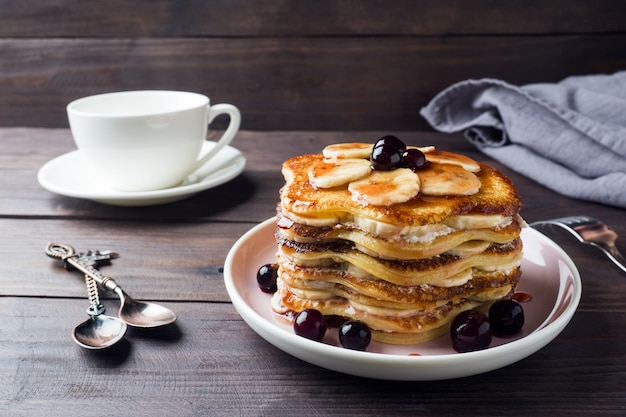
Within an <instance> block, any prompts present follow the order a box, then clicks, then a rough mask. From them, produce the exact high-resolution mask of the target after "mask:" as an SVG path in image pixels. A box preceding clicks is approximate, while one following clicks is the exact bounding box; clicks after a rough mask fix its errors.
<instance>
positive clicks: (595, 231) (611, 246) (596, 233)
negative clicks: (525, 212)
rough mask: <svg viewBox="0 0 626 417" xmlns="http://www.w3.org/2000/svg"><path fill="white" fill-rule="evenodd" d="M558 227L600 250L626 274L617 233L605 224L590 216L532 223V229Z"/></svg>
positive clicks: (625, 264)
mask: <svg viewBox="0 0 626 417" xmlns="http://www.w3.org/2000/svg"><path fill="white" fill-rule="evenodd" d="M545 225H553V226H558V227H560V228H561V229H563V230H566V231H568V232H569V233H570V234H571V235H572V236H574V237H575V238H576V239H578V241H579V242H581V243H584V244H586V245H591V246H595V247H596V248H598V249H600V250H601V251H602V252H603V253H604V254H605V255H606V256H607V257H608V258H609V259H610V260H611V261H612V262H613V263H614V264H615V265H617V267H619V268H620V269H621V270H622V271H624V272H626V260H624V256H623V255H622V254H621V253H620V252H619V250H618V249H617V247H616V246H615V239H617V233H615V231H614V230H612V229H611V228H610V227H608V226H607V225H606V224H604V223H603V222H601V221H599V220H597V219H594V218H593V217H588V216H570V217H561V218H557V219H550V220H541V221H537V222H534V223H531V224H530V226H532V227H535V228H537V227H539V226H545Z"/></svg>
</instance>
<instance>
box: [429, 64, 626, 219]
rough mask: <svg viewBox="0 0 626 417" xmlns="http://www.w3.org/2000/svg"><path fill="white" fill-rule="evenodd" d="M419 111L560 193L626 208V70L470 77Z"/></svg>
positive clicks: (435, 125)
mask: <svg viewBox="0 0 626 417" xmlns="http://www.w3.org/2000/svg"><path fill="white" fill-rule="evenodd" d="M420 113H421V115H422V116H423V117H424V118H425V119H426V120H427V121H428V122H429V123H430V124H431V126H432V127H433V128H435V129H437V130H439V131H442V132H457V131H462V130H464V131H465V136H466V137H467V138H468V139H469V141H470V142H472V143H473V144H474V145H475V146H477V147H478V148H479V149H480V150H481V151H482V152H484V153H485V154H487V155H489V156H491V157H492V158H494V159H496V160H497V161H499V162H501V163H503V164H504V165H506V166H508V167H509V168H511V169H513V170H514V171H517V172H519V173H520V174H523V175H525V176H527V177H529V178H531V179H533V180H535V181H537V182H538V183H540V184H543V185H545V186H546V187H548V188H551V189H552V190H554V191H556V192H558V193H561V194H564V195H567V196H569V197H573V198H578V199H583V200H588V201H595V202H599V203H604V204H609V205H613V206H617V207H621V208H626V71H623V72H618V73H615V74H612V75H590V76H577V77H569V78H566V79H564V80H563V81H561V82H559V83H557V84H530V85H526V86H522V87H517V86H514V85H511V84H508V83H506V82H504V81H501V80H496V79H482V80H466V81H462V82H460V83H457V84H454V85H452V86H451V87H449V88H447V89H445V90H444V91H442V92H441V93H439V94H438V95H437V96H436V97H435V98H433V99H432V101H431V102H430V103H429V104H428V105H427V106H426V107H424V108H422V109H421V112H420Z"/></svg>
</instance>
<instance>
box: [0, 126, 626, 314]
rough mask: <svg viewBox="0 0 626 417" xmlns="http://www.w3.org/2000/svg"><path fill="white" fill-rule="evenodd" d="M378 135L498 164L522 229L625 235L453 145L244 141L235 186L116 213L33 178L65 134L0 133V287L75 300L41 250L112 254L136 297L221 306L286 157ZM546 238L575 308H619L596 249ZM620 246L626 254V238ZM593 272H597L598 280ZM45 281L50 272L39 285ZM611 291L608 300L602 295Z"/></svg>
mask: <svg viewBox="0 0 626 417" xmlns="http://www.w3.org/2000/svg"><path fill="white" fill-rule="evenodd" d="M384 133H395V134H397V135H398V136H400V137H402V138H403V139H404V140H406V142H407V143H409V144H415V145H427V144H435V145H436V146H437V147H438V148H440V149H443V150H454V151H456V152H460V153H463V154H465V155H468V156H470V157H472V158H474V159H476V160H480V161H483V162H487V163H490V164H492V165H494V166H495V167H497V168H498V169H500V170H501V171H503V172H504V173H505V174H507V175H508V176H510V177H511V179H512V180H513V181H514V183H515V184H516V185H517V187H518V189H519V190H520V192H521V194H522V197H523V209H522V215H523V216H524V218H525V219H526V220H527V221H528V222H532V221H535V220H539V219H545V218H550V217H559V216H565V215H578V214H588V215H592V216H595V217H597V218H599V219H602V220H604V221H605V222H607V223H608V224H610V225H611V226H612V227H613V228H614V229H615V230H616V231H617V233H618V234H620V236H626V224H625V223H624V222H623V210H620V209H617V208H612V207H609V206H604V205H601V204H595V203H590V202H583V201H577V200H572V199H569V198H567V197H564V196H560V195H558V194H556V193H554V192H552V191H550V190H548V189H545V188H543V187H541V186H539V185H537V184H536V183H534V182H533V181H531V180H529V179H527V178H525V177H523V176H521V175H519V174H517V173H515V172H514V171H512V170H511V169H509V168H507V167H504V166H501V165H500V164H497V163H495V162H494V161H493V160H491V159H490V158H488V157H486V156H485V155H482V154H481V153H479V152H478V151H477V150H476V149H475V148H474V147H473V146H472V145H471V144H469V143H468V142H466V141H465V140H464V139H463V138H462V137H461V136H460V135H446V134H441V133H422V132H249V131H243V132H241V133H240V135H239V136H238V137H237V139H236V142H235V143H236V145H237V147H238V148H239V149H241V150H242V152H243V153H244V154H245V155H246V157H248V159H249V160H248V167H247V169H246V171H245V173H244V174H243V175H242V177H241V178H238V179H235V180H233V181H232V182H230V183H227V184H225V185H223V186H221V187H218V188H217V189H215V190H209V191H206V192H204V193H201V194H200V195H198V196H196V197H193V198H190V199H188V200H183V201H181V202H177V203H172V204H167V205H163V206H156V207H143V208H141V207H138V208H124V207H112V206H106V205H102V204H98V203H91V202H87V201H83V200H79V199H73V198H67V197H62V196H56V195H54V194H52V193H50V192H48V191H46V190H44V189H42V188H41V187H40V186H39V185H38V184H37V183H36V171H37V169H38V168H39V164H41V163H43V162H42V161H45V160H46V159H48V158H52V157H53V156H56V155H57V154H58V153H62V152H63V150H65V151H68V150H71V149H72V147H73V143H72V140H71V137H70V133H69V131H68V130H66V129H0V142H2V143H3V145H4V152H3V154H1V155H2V158H5V159H6V161H5V160H2V162H3V164H1V165H0V167H1V168H0V175H1V176H2V178H3V179H4V180H5V184H6V185H5V186H4V187H0V225H1V230H3V231H4V232H5V234H6V235H7V236H14V237H15V238H13V239H10V240H5V241H3V242H2V243H1V244H0V245H1V247H0V288H2V289H3V294H6V295H20V296H27V295H33V296H52V297H60V296H71V297H83V296H84V289H83V285H82V282H81V277H80V276H71V275H70V274H68V273H65V272H64V271H63V270H62V269H60V267H59V266H58V265H55V263H54V262H52V261H51V260H49V259H48V258H46V257H45V256H44V255H43V247H44V245H45V244H46V243H47V242H48V241H54V240H56V241H61V242H62V243H69V244H71V245H74V246H75V247H76V249H78V250H87V249H106V248H111V249H114V250H117V251H119V252H120V253H122V255H123V258H122V259H120V260H117V261H116V262H115V264H114V265H113V266H110V267H107V271H108V273H110V274H111V275H113V276H118V277H120V279H122V280H123V281H122V282H120V284H122V283H123V284H124V286H126V287H127V288H128V290H129V291H131V290H133V291H134V292H138V293H139V294H141V296H142V297H145V298H150V299H160V300H193V301H198V300H202V301H227V299H228V298H227V296H226V293H225V290H224V288H223V284H222V275H221V272H220V267H221V266H222V265H223V262H224V259H225V258H226V254H227V252H228V249H229V248H230V247H231V246H232V244H233V243H234V242H235V241H236V240H237V238H238V237H239V236H241V235H242V234H243V233H244V232H245V231H247V230H248V229H249V228H250V227H252V226H253V225H255V224H257V223H259V222H261V221H263V220H265V219H267V218H269V217H271V216H273V215H274V211H275V205H276V203H277V201H278V189H279V188H280V186H281V185H282V184H283V179H282V175H281V174H280V165H281V163H282V162H283V161H284V160H285V159H287V158H289V157H291V156H295V155H299V154H302V153H309V152H319V151H320V150H321V149H322V147H323V146H325V145H326V144H330V143H337V142H346V141H372V142H373V141H374V140H376V139H377V138H378V137H380V136H382V135H383V134H384ZM28 142H33V143H36V144H39V143H46V146H35V147H32V148H30V147H29V148H25V147H24V143H28ZM24 149H28V151H24ZM269 149H271V151H268V150H269ZM4 162H6V163H7V164H8V165H4ZM5 167H6V168H5ZM546 202H550V203H549V204H546ZM18 237H19V238H18ZM553 238H554V239H555V240H556V241H557V243H559V244H560V245H562V246H563V248H564V249H565V250H566V251H567V252H568V253H569V254H570V255H571V256H572V258H573V259H574V261H575V262H576V264H577V265H578V267H579V270H580V273H581V275H582V277H583V281H584V282H585V283H589V286H588V287H587V286H585V297H584V299H583V302H582V306H583V307H584V308H589V309H594V308H596V307H595V306H598V305H602V306H604V307H606V308H610V309H616V310H621V309H623V308H624V305H623V302H622V297H621V295H620V294H623V293H624V291H626V280H623V277H621V276H620V274H619V272H618V271H617V269H615V268H613V267H612V266H611V265H610V264H609V263H608V261H606V260H604V259H603V257H602V255H601V254H600V252H598V251H597V249H595V248H592V247H588V246H582V245H580V244H578V243H577V241H576V240H575V239H574V238H572V237H569V236H567V235H565V234H561V233H558V232H555V233H554V234H553ZM137 242H140V243H139V244H138V243H137ZM618 246H619V247H620V249H621V250H622V251H623V252H626V244H625V241H624V240H623V239H621V240H619V241H618ZM182 264H184V265H185V267H184V268H182V267H181V266H180V265H182ZM599 265H600V266H602V268H603V273H601V274H599V273H598V266H599ZM41 271H46V272H45V278H43V279H42V274H41ZM74 275H76V274H74ZM607 283H610V285H611V287H610V288H612V290H611V291H607V287H606V284H607ZM179 284H184V285H179Z"/></svg>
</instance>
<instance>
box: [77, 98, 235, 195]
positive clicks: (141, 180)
mask: <svg viewBox="0 0 626 417" xmlns="http://www.w3.org/2000/svg"><path fill="white" fill-rule="evenodd" d="M219 114H228V115H229V117H230V123H229V125H228V128H227V129H226V131H225V132H224V134H223V135H222V137H221V138H220V139H219V141H218V142H217V143H215V142H213V143H215V145H214V146H213V147H212V149H210V150H209V151H208V152H207V153H205V154H203V155H200V154H201V151H202V148H203V145H204V143H205V140H206V136H207V129H208V126H209V124H210V123H211V121H213V119H214V118H215V117H216V116H217V115H219ZM67 115H68V119H69V123H70V128H71V131H72V136H73V137H74V141H75V142H76V146H77V147H78V149H79V152H80V154H81V156H82V157H84V158H85V160H86V161H87V163H89V164H90V166H91V167H92V168H93V171H94V173H95V174H96V175H98V177H99V179H100V180H101V181H102V182H103V183H105V184H107V185H108V186H110V187H111V188H113V189H115V190H119V191H129V192H138V191H152V190H160V189H164V188H170V187H174V186H176V185H178V184H181V183H182V182H183V181H184V180H185V178H187V176H188V175H189V174H191V173H193V172H194V171H196V170H197V169H198V168H200V167H202V166H203V165H205V164H207V163H210V161H209V160H210V159H211V158H212V157H213V156H215V154H216V153H217V152H218V151H219V150H220V149H222V148H223V147H224V146H227V145H228V144H230V142H231V141H232V140H233V138H234V136H235V134H236V133H237V131H238V130H239V125H240V122H241V115H240V113H239V110H238V109H237V108H236V107H235V106H233V105H232V104H215V105H213V106H211V105H210V101H209V98H208V97H206V96H204V95H202V94H197V93H191V92H184V91H162V90H146V91H124V92H117V93H108V94H99V95H95V96H89V97H84V98H81V99H78V100H75V101H73V102H71V103H70V104H68V106H67Z"/></svg>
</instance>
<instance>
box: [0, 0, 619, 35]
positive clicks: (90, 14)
mask: <svg viewBox="0 0 626 417" xmlns="http://www.w3.org/2000/svg"><path fill="white" fill-rule="evenodd" d="M624 7H625V5H624V3H623V2H620V1H615V0H597V1H594V2H585V1H575V2H572V1H565V0H550V1H530V2H529V1H521V0H514V1H507V2H506V3H494V2H493V1H490V0H477V1H472V2H471V3H470V2H467V1H463V0H447V1H437V2H430V1H411V0H400V1H393V2H380V1H376V0H364V1H363V0H361V1H354V0H339V1H332V0H323V1H315V2H310V1H306V0H297V1H273V0H254V1H249V0H218V1H210V2H207V1H202V0H191V1H184V2H182V1H175V0H152V1H133V2H128V1H123V0H113V1H107V2H106V3H103V2H96V1H82V2H76V1H72V0H47V1H46V2H15V1H11V0H2V1H0V8H1V9H2V11H3V12H2V14H1V15H0V37H31V38H32V37H41V36H42V35H43V36H46V37H171V36H194V37H195V36H297V37H300V36H329V35H330V36H335V35H341V36H364V35H383V36H386V35H439V34H448V35H449V34H489V35H491V34H522V33H523V34H539V33H611V32H616V31H624V30H625V29H626V26H625V24H626V23H625V21H624V19H623V16H624V11H625V9H624Z"/></svg>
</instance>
